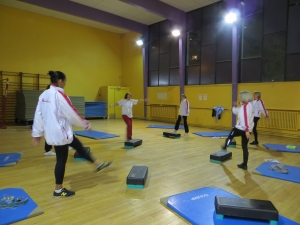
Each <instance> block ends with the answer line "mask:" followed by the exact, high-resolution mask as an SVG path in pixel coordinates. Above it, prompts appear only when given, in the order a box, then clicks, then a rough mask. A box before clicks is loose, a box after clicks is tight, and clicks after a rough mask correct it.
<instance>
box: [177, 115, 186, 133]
mask: <svg viewBox="0 0 300 225" xmlns="http://www.w3.org/2000/svg"><path fill="white" fill-rule="evenodd" d="M181 117H182V118H183V124H184V130H185V133H188V132H189V126H188V124H187V116H180V115H178V118H177V121H176V124H175V127H174V130H178V129H179V124H180V121H181Z"/></svg>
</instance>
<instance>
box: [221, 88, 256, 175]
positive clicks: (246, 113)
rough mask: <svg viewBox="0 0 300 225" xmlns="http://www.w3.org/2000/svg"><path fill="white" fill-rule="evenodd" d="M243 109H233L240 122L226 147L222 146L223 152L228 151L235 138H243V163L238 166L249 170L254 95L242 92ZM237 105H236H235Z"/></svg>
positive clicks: (227, 141)
mask: <svg viewBox="0 0 300 225" xmlns="http://www.w3.org/2000/svg"><path fill="white" fill-rule="evenodd" d="M240 101H241V107H232V113H234V114H235V115H238V121H237V123H236V125H235V127H234V128H233V129H232V130H231V132H230V134H229V136H228V138H227V139H226V141H225V145H224V146H222V148H223V150H226V149H227V146H228V145H229V143H230V142H231V140H232V139H233V138H234V137H237V136H241V137H242V149H243V163H241V164H238V165H237V166H238V167H239V168H241V169H244V170H247V169H248V157H249V152H248V142H249V138H250V136H251V132H252V129H253V125H254V123H253V108H252V105H251V103H250V102H251V101H252V95H251V93H250V92H249V91H242V92H240ZM235 104H236V103H234V105H235Z"/></svg>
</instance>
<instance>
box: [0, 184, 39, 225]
mask: <svg viewBox="0 0 300 225" xmlns="http://www.w3.org/2000/svg"><path fill="white" fill-rule="evenodd" d="M5 196H14V197H15V198H19V197H23V198H28V202H27V203H26V204H25V205H20V206H17V207H14V208H6V209H0V224H1V225H2V224H3V225H4V224H5V225H6V224H12V223H15V222H17V221H21V220H24V219H27V218H30V217H33V216H37V215H40V214H42V213H44V212H43V210H41V209H40V208H39V207H38V205H37V204H36V203H35V202H34V201H33V200H32V199H31V198H30V196H29V195H28V194H27V193H26V192H25V191H24V190H23V189H22V188H6V189H1V190H0V199H2V198H3V197H5Z"/></svg>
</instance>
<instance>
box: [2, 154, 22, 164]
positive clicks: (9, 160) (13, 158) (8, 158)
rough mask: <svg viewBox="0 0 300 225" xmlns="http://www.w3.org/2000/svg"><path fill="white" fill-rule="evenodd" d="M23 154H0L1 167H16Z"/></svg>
mask: <svg viewBox="0 0 300 225" xmlns="http://www.w3.org/2000/svg"><path fill="white" fill-rule="evenodd" d="M22 155H23V153H19V152H11V153H2V154H0V167H2V166H14V165H16V164H17V163H18V161H19V160H20V158H21V157H22Z"/></svg>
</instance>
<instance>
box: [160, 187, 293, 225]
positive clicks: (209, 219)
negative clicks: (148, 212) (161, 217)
mask: <svg viewBox="0 0 300 225" xmlns="http://www.w3.org/2000/svg"><path fill="white" fill-rule="evenodd" d="M216 196H223V197H230V198H239V197H238V196H236V195H233V194H231V193H229V192H227V191H225V190H223V189H221V188H216V187H202V188H199V189H196V190H190V191H187V192H183V193H179V194H175V195H171V196H168V197H164V198H161V199H160V202H161V203H162V204H164V205H165V206H167V207H168V208H169V209H171V210H172V211H174V212H175V213H177V214H178V215H179V216H182V217H183V218H184V219H185V220H187V221H188V222H190V223H191V224H195V225H266V224H268V223H266V221H261V220H252V219H245V218H239V217H235V218H233V217H227V216H226V217H224V219H223V220H218V219H217V214H216V210H215V197H216ZM286 207H289V206H288V205H287V206H286ZM278 225H299V224H298V223H296V222H294V221H292V220H290V219H287V218H286V217H283V216H280V215H279V217H278Z"/></svg>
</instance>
